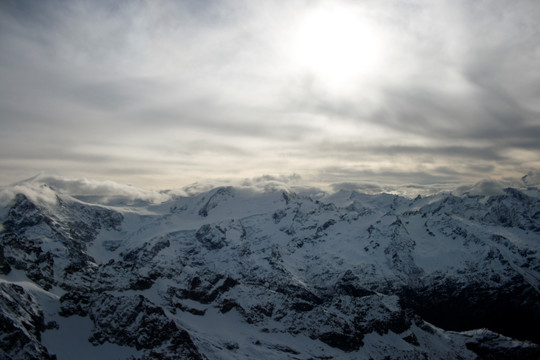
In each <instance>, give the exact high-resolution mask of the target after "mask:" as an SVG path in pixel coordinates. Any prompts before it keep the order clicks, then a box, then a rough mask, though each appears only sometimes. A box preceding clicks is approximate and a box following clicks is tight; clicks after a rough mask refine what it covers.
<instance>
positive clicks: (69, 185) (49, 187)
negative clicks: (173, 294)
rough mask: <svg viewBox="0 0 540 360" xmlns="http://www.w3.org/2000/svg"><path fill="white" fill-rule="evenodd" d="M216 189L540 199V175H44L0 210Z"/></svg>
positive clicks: (147, 200) (1, 198)
mask: <svg viewBox="0 0 540 360" xmlns="http://www.w3.org/2000/svg"><path fill="white" fill-rule="evenodd" d="M218 187H232V188H234V189H235V192H236V193H238V194H239V195H241V196H245V197H250V196H251V195H255V194H262V193H273V192H285V193H296V194H299V195H306V196H311V197H312V198H317V199H322V198H325V197H326V196H329V195H331V194H333V193H336V192H339V191H346V192H350V191H356V192H359V193H365V194H371V195H376V194H383V193H387V194H394V195H399V196H404V197H408V198H414V197H416V196H418V195H422V196H430V195H436V194H442V193H446V194H454V195H456V196H463V195H468V196H496V195H503V194H505V189H507V188H516V189H518V190H521V191H525V192H526V193H527V194H529V195H532V196H535V197H540V190H539V188H540V174H539V173H535V172H530V173H528V174H526V175H525V176H523V177H521V178H505V179H497V180H495V179H484V180H481V181H478V182H476V183H473V184H454V185H448V184H436V185H419V184H403V185H389V184H378V183H374V182H362V181H358V182H342V183H335V184H331V185H330V186H326V187H324V188H322V187H319V186H317V185H316V184H309V182H304V180H303V179H302V178H301V177H300V176H298V175H297V174H291V175H263V176H259V177H254V178H246V179H243V180H228V181H225V180H224V181H221V182H218V181H210V180H209V181H207V182H198V183H194V184H191V185H189V186H185V187H182V188H178V189H169V190H161V191H157V190H147V189H141V188H138V187H135V186H133V185H126V184H120V183H117V182H114V181H109V180H106V181H99V180H90V179H86V178H79V179H77V178H67V177H62V176H53V175H45V174H40V175H37V176H34V177H32V178H29V179H26V180H22V181H20V182H17V183H14V184H11V185H9V186H4V187H1V188H0V206H2V207H4V206H7V205H9V204H10V202H12V201H13V200H14V199H15V196H16V195H17V194H24V195H25V196H26V197H28V198H29V199H31V200H32V201H34V202H37V203H41V204H44V205H54V204H56V202H57V194H64V195H69V196H72V197H74V198H76V199H79V200H81V201H87V202H90V203H95V204H102V205H108V206H137V205H143V204H160V203H163V202H166V201H169V200H172V199H174V198H177V197H189V196H196V195H198V194H202V193H205V192H209V191H211V190H213V189H216V188H218Z"/></svg>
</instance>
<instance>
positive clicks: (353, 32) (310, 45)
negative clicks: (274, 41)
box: [291, 5, 384, 90]
mask: <svg viewBox="0 0 540 360" xmlns="http://www.w3.org/2000/svg"><path fill="white" fill-rule="evenodd" d="M383 52H384V40H383V36H382V33H381V29H380V28H379V27H378V26H377V25H376V24H374V23H372V22H370V21H369V20H368V19H367V17H365V16H362V13H361V12H360V11H359V10H358V9H357V8H353V7H347V6H343V5H341V6H330V5H326V6H322V7H319V8H316V9H313V10H312V11H310V12H308V13H307V14H306V16H305V17H304V18H303V19H302V20H301V21H300V24H299V25H298V29H297V32H296V34H295V36H294V37H293V50H292V52H291V54H292V56H293V62H294V63H295V65H296V66H297V67H299V68H300V70H301V71H304V72H306V73H309V75H311V76H313V77H314V78H315V79H317V80H318V81H320V82H322V83H323V84H324V85H325V86H327V87H330V89H332V90H338V89H340V90H346V89H344V87H345V88H350V87H351V86H353V85H354V83H355V82H356V81H362V80H367V79H369V78H370V77H371V76H373V75H375V74H376V72H377V71H378V70H380V68H381V66H382V62H383Z"/></svg>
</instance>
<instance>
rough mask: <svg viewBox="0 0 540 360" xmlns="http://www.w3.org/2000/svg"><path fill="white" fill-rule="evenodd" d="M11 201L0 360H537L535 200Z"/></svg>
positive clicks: (20, 193) (216, 193)
mask: <svg viewBox="0 0 540 360" xmlns="http://www.w3.org/2000/svg"><path fill="white" fill-rule="evenodd" d="M11 190H12V193H13V197H12V198H10V199H8V200H9V201H5V204H6V205H5V206H4V207H2V209H0V221H1V224H2V226H1V228H0V309H1V312H0V318H1V319H0V358H2V359H54V358H55V357H56V358H57V359H59V360H64V359H74V358H77V359H96V358H101V359H476V358H481V359H512V358H516V359H518V358H519V359H538V358H540V346H539V345H538V344H540V327H539V326H538V324H540V292H539V286H540V258H539V249H540V199H539V198H540V197H539V192H538V190H536V189H534V188H531V189H529V190H527V191H525V190H517V189H513V188H507V189H505V190H504V191H503V192H502V193H501V194H499V195H492V196H488V195H475V196H472V195H470V194H465V195H462V196H454V195H450V194H438V195H434V196H428V197H420V196H419V197H417V198H415V199H409V198H405V197H400V196H396V195H389V194H380V195H366V194H362V193H358V192H354V191H341V192H338V193H335V194H332V195H324V194H321V193H316V192H312V193H309V192H306V193H298V192H294V191H289V190H284V189H278V188H269V189H268V190H267V191H264V192H253V191H250V190H247V189H243V188H235V187H220V188H215V189H213V190H211V191H208V192H204V193H200V194H197V195H191V196H187V195H186V196H178V195H176V196H174V195H170V196H168V197H167V198H168V200H166V201H163V202H157V203H152V202H150V201H139V202H132V203H131V204H121V203H119V202H116V203H114V204H113V203H108V204H107V205H104V203H103V202H92V201H91V200H92V199H91V198H89V197H81V196H70V195H68V194H66V193H65V192H62V191H59V190H55V189H54V188H52V187H51V186H50V184H46V183H41V182H39V181H37V180H32V181H30V182H29V183H27V184H23V185H21V184H18V185H17V186H15V187H14V188H13V189H11ZM15 190H16V191H15Z"/></svg>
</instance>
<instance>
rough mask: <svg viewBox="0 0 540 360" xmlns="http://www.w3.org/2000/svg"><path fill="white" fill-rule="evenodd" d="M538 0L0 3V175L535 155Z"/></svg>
mask: <svg viewBox="0 0 540 360" xmlns="http://www.w3.org/2000/svg"><path fill="white" fill-rule="evenodd" d="M538 19H540V1H537V0H508V1H507V0H490V1H486V0H477V1H470V0H446V1H445V0H440V1H438V0H386V1H375V0H357V1H352V0H333V1H324V0H320V1H317V0H288V1H273V0H268V1H264V0H261V1H249V0H222V1H217V0H200V1H165V0H156V1H149V0H148V1H143V0H134V1H77V0H75V1H59V0H56V1H55V0H44V1H29V0H19V1H16V0H3V1H1V2H0V184H9V183H12V182H15V181H18V180H21V179H23V178H26V177H30V176H34V175H36V174H38V173H41V174H43V173H45V174H48V176H68V177H71V178H76V179H82V178H88V179H96V180H100V181H104V180H113V181H117V182H119V183H129V184H134V185H136V186H139V187H141V188H146V189H157V188H175V187H180V186H185V185H188V184H191V183H194V182H199V181H204V180H206V181H207V180H212V181H217V182H219V181H226V180H227V179H236V180H238V179H261V178H264V177H265V176H267V177H282V178H283V177H285V178H288V179H301V181H303V182H305V183H308V184H313V185H329V184H355V183H366V184H373V185H380V184H409V186H412V185H414V184H417V185H420V186H430V185H436V184H461V183H472V182H476V181H480V180H482V179H506V178H512V177H520V176H522V175H525V174H537V173H538V170H539V169H540V22H539V21H538Z"/></svg>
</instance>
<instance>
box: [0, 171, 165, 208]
mask: <svg viewBox="0 0 540 360" xmlns="http://www.w3.org/2000/svg"><path fill="white" fill-rule="evenodd" d="M57 192H58V193H60V194H66V195H70V196H73V197H75V198H79V199H82V200H88V201H90V202H95V203H99V204H105V205H132V204H136V203H138V202H145V203H161V202H163V201H166V200H169V199H170V196H169V195H167V194H164V193H162V192H158V191H151V190H144V189H139V188H137V187H135V186H132V185H124V184H119V183H116V182H114V181H109V180H107V181H97V180H89V179H86V178H84V179H72V178H65V177H60V176H51V175H43V174H41V175H37V176H34V177H32V178H29V179H26V180H23V181H21V182H18V183H15V184H13V185H11V186H7V187H4V188H3V189H2V190H1V192H0V203H1V204H3V205H4V206H5V205H6V204H7V203H8V202H9V201H11V200H12V199H13V198H14V196H15V195H16V194H17V193H22V194H25V195H26V196H28V197H30V198H31V199H32V200H35V201H39V202H45V203H49V204H55V203H56V193H57Z"/></svg>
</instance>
